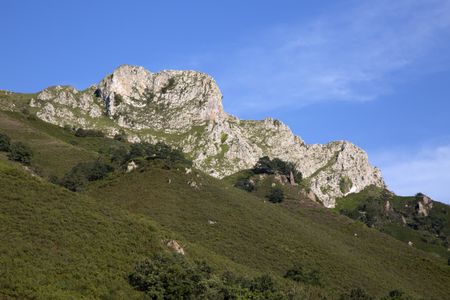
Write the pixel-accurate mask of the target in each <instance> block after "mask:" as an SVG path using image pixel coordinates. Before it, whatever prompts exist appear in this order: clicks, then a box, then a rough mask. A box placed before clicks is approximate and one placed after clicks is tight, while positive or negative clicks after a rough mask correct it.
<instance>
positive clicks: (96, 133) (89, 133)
mask: <svg viewBox="0 0 450 300" xmlns="http://www.w3.org/2000/svg"><path fill="white" fill-rule="evenodd" d="M75 136H77V137H104V136H105V134H104V133H103V132H101V131H100V130H94V129H83V128H78V129H77V130H76V131H75Z"/></svg>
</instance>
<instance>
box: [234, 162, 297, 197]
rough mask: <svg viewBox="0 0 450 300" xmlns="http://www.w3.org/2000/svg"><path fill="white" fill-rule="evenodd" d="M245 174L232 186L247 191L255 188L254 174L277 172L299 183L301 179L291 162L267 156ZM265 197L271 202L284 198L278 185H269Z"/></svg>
mask: <svg viewBox="0 0 450 300" xmlns="http://www.w3.org/2000/svg"><path fill="white" fill-rule="evenodd" d="M248 172H249V173H248V174H246V175H247V176H244V177H241V178H239V179H238V180H236V182H235V184H234V186H235V187H237V188H240V189H243V190H245V191H247V192H253V191H254V190H256V187H255V183H254V182H253V180H252V179H251V177H252V175H255V174H269V175H273V174H279V175H284V176H286V178H288V179H289V181H291V182H292V181H294V182H296V183H299V182H300V181H301V180H302V173H301V172H299V171H297V169H296V168H295V165H294V164H293V163H291V162H286V161H283V160H281V159H279V158H274V159H270V158H269V157H268V156H264V157H261V158H260V159H259V160H258V162H257V163H256V164H255V166H254V167H253V168H252V169H251V170H249V171H248ZM266 197H267V199H268V200H269V201H271V202H273V203H280V202H282V201H283V200H284V192H283V190H282V189H281V188H280V187H271V188H270V190H269V192H268V194H267V195H266Z"/></svg>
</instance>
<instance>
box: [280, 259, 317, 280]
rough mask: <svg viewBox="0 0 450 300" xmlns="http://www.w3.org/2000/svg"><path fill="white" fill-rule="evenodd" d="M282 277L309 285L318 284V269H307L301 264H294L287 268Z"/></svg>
mask: <svg viewBox="0 0 450 300" xmlns="http://www.w3.org/2000/svg"><path fill="white" fill-rule="evenodd" d="M284 278H288V279H291V280H294V281H297V282H303V283H306V284H311V285H320V284H321V283H320V273H319V271H318V270H315V269H309V268H307V267H305V266H303V265H301V264H298V263H297V264H295V265H294V266H293V267H292V268H290V269H289V270H287V272H286V274H285V275H284Z"/></svg>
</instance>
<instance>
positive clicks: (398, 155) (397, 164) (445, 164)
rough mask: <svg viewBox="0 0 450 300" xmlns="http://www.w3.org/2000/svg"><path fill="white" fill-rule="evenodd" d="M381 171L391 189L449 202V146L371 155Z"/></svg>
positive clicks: (398, 192) (403, 193)
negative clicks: (422, 194)
mask: <svg viewBox="0 0 450 300" xmlns="http://www.w3.org/2000/svg"><path fill="white" fill-rule="evenodd" d="M371 160H372V161H374V162H375V163H376V165H377V166H379V167H380V168H381V170H382V173H383V176H384V179H385V181H386V183H387V185H388V188H389V189H391V190H392V191H394V192H395V193H396V194H399V195H414V194H416V193H418V192H423V193H425V194H427V195H429V196H430V197H432V198H433V199H435V200H437V201H441V202H446V203H449V204H450V145H446V146H438V147H435V148H427V149H424V150H421V151H420V152H417V153H408V151H392V152H384V153H379V154H378V155H374V156H372V157H371Z"/></svg>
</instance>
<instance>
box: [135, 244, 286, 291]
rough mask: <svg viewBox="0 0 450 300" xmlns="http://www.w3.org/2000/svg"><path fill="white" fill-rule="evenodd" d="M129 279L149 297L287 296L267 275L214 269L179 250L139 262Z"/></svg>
mask: <svg viewBox="0 0 450 300" xmlns="http://www.w3.org/2000/svg"><path fill="white" fill-rule="evenodd" d="M128 281H129V283H130V284H131V285H132V286H133V287H134V288H135V289H137V290H139V291H142V292H145V294H146V298H149V299H269V300H270V299H284V297H283V294H282V293H281V292H280V291H279V289H278V287H277V285H276V284H275V281H274V280H273V279H272V278H271V277H270V276H268V275H262V276H259V277H256V278H253V279H247V278H243V277H240V276H236V275H235V274H233V273H231V272H226V273H225V274H223V275H222V276H220V277H219V276H217V275H215V274H214V273H213V270H212V268H211V267H209V266H208V265H207V264H206V263H205V262H190V261H189V260H187V259H186V258H185V257H184V256H182V255H179V254H175V253H172V254H164V253H163V254H156V255H154V256H153V257H151V258H149V259H145V260H143V261H142V262H140V263H138V264H137V265H136V267H135V270H134V272H133V273H131V274H130V275H129V277H128Z"/></svg>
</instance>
